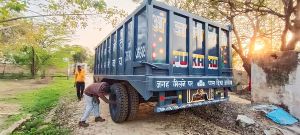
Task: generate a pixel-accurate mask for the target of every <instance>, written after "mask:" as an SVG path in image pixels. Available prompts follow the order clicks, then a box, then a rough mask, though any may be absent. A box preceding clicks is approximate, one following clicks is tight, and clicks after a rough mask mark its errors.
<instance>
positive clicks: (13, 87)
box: [0, 80, 49, 127]
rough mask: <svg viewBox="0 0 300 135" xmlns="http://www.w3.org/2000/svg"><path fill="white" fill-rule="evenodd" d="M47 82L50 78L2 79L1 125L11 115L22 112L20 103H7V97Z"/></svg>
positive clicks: (39, 86)
mask: <svg viewBox="0 0 300 135" xmlns="http://www.w3.org/2000/svg"><path fill="white" fill-rule="evenodd" d="M47 83H49V81H48V80H0V127H1V126H2V125H3V124H4V121H5V120H6V119H7V118H8V117H9V116H11V115H15V114H19V113H20V112H19V109H20V105H18V104H13V103H7V102H6V99H8V98H13V97H14V96H15V95H16V94H17V93H20V92H24V91H28V90H32V89H36V88H41V87H44V86H46V85H47Z"/></svg>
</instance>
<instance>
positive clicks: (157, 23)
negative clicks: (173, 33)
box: [152, 15, 166, 33]
mask: <svg viewBox="0 0 300 135" xmlns="http://www.w3.org/2000/svg"><path fill="white" fill-rule="evenodd" d="M152 17H153V31H155V32H160V33H165V24H166V18H165V17H163V16H159V15H153V16H152Z"/></svg>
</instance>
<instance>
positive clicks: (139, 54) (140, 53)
mask: <svg viewBox="0 0 300 135" xmlns="http://www.w3.org/2000/svg"><path fill="white" fill-rule="evenodd" d="M145 57H146V48H145V46H144V45H142V46H139V47H137V49H136V55H135V58H136V59H142V58H145Z"/></svg>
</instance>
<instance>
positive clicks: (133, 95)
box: [126, 86, 140, 120]
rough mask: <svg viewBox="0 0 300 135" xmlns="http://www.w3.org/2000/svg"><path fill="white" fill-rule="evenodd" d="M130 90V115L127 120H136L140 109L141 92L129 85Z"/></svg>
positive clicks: (128, 89)
mask: <svg viewBox="0 0 300 135" xmlns="http://www.w3.org/2000/svg"><path fill="white" fill-rule="evenodd" d="M127 91H128V103H129V104H128V116H127V119H126V120H134V119H135V117H136V115H137V113H138V111H139V105H140V102H139V93H138V92H137V91H136V90H135V89H134V88H133V87H132V86H127Z"/></svg>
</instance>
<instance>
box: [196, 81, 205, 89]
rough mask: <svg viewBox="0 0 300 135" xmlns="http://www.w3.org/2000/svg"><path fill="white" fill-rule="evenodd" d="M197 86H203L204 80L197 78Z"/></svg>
mask: <svg viewBox="0 0 300 135" xmlns="http://www.w3.org/2000/svg"><path fill="white" fill-rule="evenodd" d="M197 86H198V87H204V86H205V82H204V81H203V80H199V81H198V82H197Z"/></svg>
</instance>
